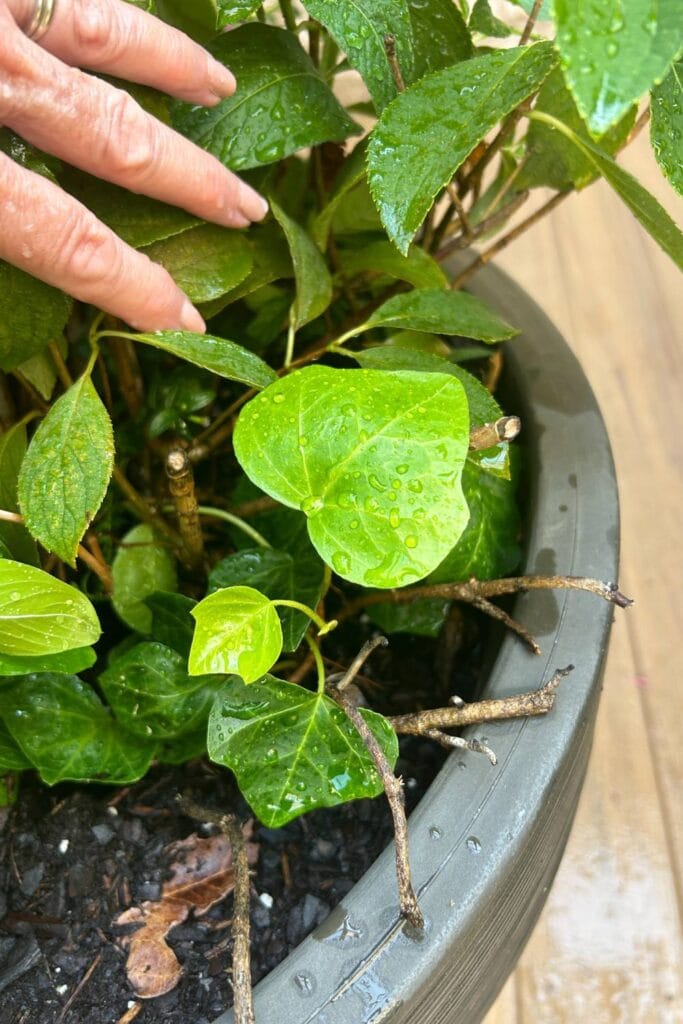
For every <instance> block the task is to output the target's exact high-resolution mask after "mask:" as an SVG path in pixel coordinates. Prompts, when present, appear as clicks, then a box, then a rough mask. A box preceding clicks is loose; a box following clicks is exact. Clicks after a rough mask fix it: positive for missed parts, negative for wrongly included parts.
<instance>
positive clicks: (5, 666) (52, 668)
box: [0, 647, 97, 677]
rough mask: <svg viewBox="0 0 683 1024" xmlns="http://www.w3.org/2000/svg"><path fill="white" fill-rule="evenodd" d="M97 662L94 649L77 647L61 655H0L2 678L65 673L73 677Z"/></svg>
mask: <svg viewBox="0 0 683 1024" xmlns="http://www.w3.org/2000/svg"><path fill="white" fill-rule="evenodd" d="M96 661H97V655H96V654H95V651H94V650H93V649H92V647H77V648H75V649H74V650H72V651H62V652H61V654H42V655H34V656H32V657H31V656H26V655H24V656H23V657H13V656H12V655H11V654H0V677H2V676H28V675H31V673H33V672H65V673H66V674H67V675H71V674H73V673H75V672H84V671H85V669H87V668H92V666H93V665H94V664H95V662H96Z"/></svg>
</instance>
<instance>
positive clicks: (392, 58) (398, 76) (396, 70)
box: [384, 35, 406, 92]
mask: <svg viewBox="0 0 683 1024" xmlns="http://www.w3.org/2000/svg"><path fill="white" fill-rule="evenodd" d="M384 52H385V53H386V55H387V60H388V61H389V67H390V68H391V73H392V75H393V76H394V82H395V83H396V88H397V90H398V91H399V92H404V91H405V87H406V83H405V81H404V79H403V72H402V71H401V65H400V64H399V62H398V56H397V55H396V37H395V36H392V35H386V36H385V37H384Z"/></svg>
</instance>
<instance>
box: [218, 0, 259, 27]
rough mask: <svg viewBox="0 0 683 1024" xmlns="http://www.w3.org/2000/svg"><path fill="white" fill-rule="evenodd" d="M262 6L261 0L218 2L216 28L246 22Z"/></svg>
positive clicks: (220, 0)
mask: <svg viewBox="0 0 683 1024" xmlns="http://www.w3.org/2000/svg"><path fill="white" fill-rule="evenodd" d="M260 6H261V0H218V24H217V25H216V28H225V26H226V25H236V24H237V22H239V21H245V20H246V19H247V18H249V17H250V16H251V15H252V14H254V13H255V12H256V11H257V10H258V9H259V7H260Z"/></svg>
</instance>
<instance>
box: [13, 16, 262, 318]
mask: <svg viewBox="0 0 683 1024" xmlns="http://www.w3.org/2000/svg"><path fill="white" fill-rule="evenodd" d="M34 11H35V2H34V0H0V125H2V124H4V125H6V126H7V127H9V128H11V129H12V130H13V131H15V132H16V133H17V134H18V135H20V136H21V137H22V138H23V139H25V140H26V141H27V142H30V143H31V144H32V145H35V146H37V147H38V148H39V149H42V150H44V151H45V152H47V153H51V154H53V155H54V156H56V157H59V158H60V159H63V160H65V161H67V162H68V163H71V164H74V165H75V166H76V167H80V168H81V169H82V170H84V171H88V172H89V173H90V174H94V175H97V176H98V177H100V178H104V179H106V180H107V181H111V182H114V183H115V184H117V185H121V186H123V187H124V188H127V189H130V190H131V191H133V192H141V193H144V194H145V195H148V196H151V197H153V198H155V199H160V200H163V201H164V202H167V203H172V204H173V205H175V206H180V207H183V208H184V209H185V210H187V211H188V212H190V213H192V214H194V215H196V216H197V217H201V218H202V219H204V220H208V221H214V222H215V223H217V224H222V225H225V226H227V227H233V228H244V227H247V226H248V225H249V223H251V222H252V221H258V220H261V219H262V218H263V217H264V216H265V214H266V211H267V208H268V207H267V204H266V202H265V200H264V199H262V198H261V197H260V196H259V195H258V194H257V193H256V192H254V190H253V189H251V188H250V187H249V186H248V185H247V184H246V183H245V182H242V181H240V179H239V178H238V177H236V176H235V175H234V174H232V173H231V172H230V171H228V170H227V169H226V168H225V167H223V165H222V164H221V163H220V162H219V161H218V160H216V159H215V157H213V156H211V155H210V154H208V153H205V152H204V151H203V150H202V149H200V148H199V147H197V146H195V145H194V144H193V143H191V142H189V141H188V140H187V139H184V138H183V137H182V136H181V135H178V134H177V133H176V132H174V131H173V130H172V129H170V128H168V127H167V126H166V125H164V124H162V123H161V122H160V121H158V120H156V119H155V118H153V117H152V116H151V115H149V114H147V113H145V111H143V110H142V108H141V107H140V106H139V105H138V104H137V103H136V102H135V101H134V100H133V99H132V98H131V97H130V96H129V95H128V93H126V92H124V91H122V90H120V89H116V88H115V87H113V86H111V85H109V84H107V83H106V82H104V81H102V80H101V79H99V78H96V77H94V76H93V75H88V74H86V73H84V72H83V71H81V70H79V66H83V67H87V68H90V69H91V70H93V71H98V72H106V73H108V74H112V75H116V76H118V77H119V78H125V79H128V80H130V81H133V82H139V83H142V84H144V85H150V86H154V87H155V88H157V89H160V90H163V91H164V92H167V93H169V94H170V95H172V96H176V97H178V98H179V99H183V100H186V101H188V102H190V103H195V104H201V105H204V106H215V105H216V104H217V103H218V102H219V101H220V100H221V99H222V98H223V97H226V96H230V95H231V94H232V93H233V92H234V90H235V84H236V83H235V79H234V77H233V76H232V74H231V73H230V72H229V71H228V70H227V69H226V68H225V67H223V65H222V64H219V63H218V62H217V61H215V60H214V59H213V58H212V57H211V56H210V55H209V54H208V53H207V52H206V50H204V49H203V48H202V47H201V46H199V45H197V44H196V43H194V42H192V40H190V39H189V38H188V37H187V36H185V35H184V34H183V33H182V32H178V31H177V30H176V29H173V28H170V27H169V26H167V25H165V24H164V23H163V22H161V21H159V20H158V19H157V18H155V17H153V16H152V15H149V14H146V13H144V12H143V11H141V10H139V9H137V8H136V7H134V6H132V5H131V4H128V3H125V2H123V0H56V10H55V12H54V17H53V19H52V22H51V24H50V26H49V28H48V30H47V32H46V33H45V34H44V35H43V36H41V38H40V41H39V43H38V42H33V41H32V40H30V39H28V38H27V36H26V35H25V34H24V32H23V31H22V29H25V28H27V27H28V25H29V23H30V21H31V18H32V16H33V14H34ZM0 203H1V205H0V258H3V259H5V260H7V261H8V262H9V263H12V264H14V265H15V266H17V267H20V268H21V269H22V270H26V271H28V272H29V273H30V274H33V275H34V276H35V277H38V278H40V279H41V280H43V281H46V282H48V283H49V284H52V285H55V286H56V287H58V288H61V289H62V290H63V291H65V292H68V293H69V294H70V295H73V296H74V297H75V298H77V299H81V300H82V301H84V302H90V303H92V304H93V305H96V306H98V307H100V308H101V309H103V310H106V311H107V312H108V313H112V314H114V315H115V316H118V317H120V318H121V319H122V320H125V321H126V322H127V323H129V324H131V325H132V326H133V327H135V328H136V329H138V330H141V331H154V330H164V329H178V328H183V329H185V330H192V331H203V330H204V329H205V325H204V322H203V320H202V318H201V316H200V315H199V313H198V312H197V310H196V309H195V308H194V307H193V306H192V304H191V303H190V301H189V299H188V298H187V297H186V296H185V294H184V293H183V292H182V291H181V290H180V289H179V288H178V286H177V285H176V284H175V282H174V281H173V279H172V278H171V276H170V275H169V274H168V273H167V271H166V270H164V269H163V268H162V267H160V266H158V264H155V263H152V262H151V260H149V259H148V257H147V256H145V255H144V254H143V253H140V252H136V251H135V250H134V249H132V248H131V247H130V246H128V245H126V244H125V243H124V242H123V241H122V240H121V239H120V238H118V237H117V236H116V235H115V234H114V233H113V232H112V231H111V230H110V229H109V228H107V227H106V226H105V225H104V224H102V223H101V222H100V221H98V220H97V218H96V217H95V216H94V214H93V213H91V212H90V211H89V210H88V209H87V208H86V207H85V206H83V205H82V204H81V203H79V202H78V201H77V200H76V199H74V198H73V197H72V196H70V195H68V194H67V193H66V192H64V191H62V190H61V189H60V188H59V187H58V186H57V185H55V184H54V183H53V182H51V181H49V180H48V179H47V178H44V177H42V176H41V175H39V174H36V173H33V172H31V171H29V170H26V169H25V168H23V167H21V166H19V165H18V164H17V163H15V162H14V161H13V160H11V159H10V158H9V157H7V156H5V155H4V154H2V153H0Z"/></svg>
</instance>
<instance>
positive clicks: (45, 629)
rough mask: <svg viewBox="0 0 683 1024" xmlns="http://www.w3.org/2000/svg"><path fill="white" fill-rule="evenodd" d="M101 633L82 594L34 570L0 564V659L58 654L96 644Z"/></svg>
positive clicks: (90, 606) (4, 562)
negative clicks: (4, 655) (5, 656)
mask: <svg viewBox="0 0 683 1024" xmlns="http://www.w3.org/2000/svg"><path fill="white" fill-rule="evenodd" d="M101 632H102V631H101V629H100V623H99V621H98V618H97V615H96V613H95V609H94V608H93V606H92V605H91V603H90V601H89V600H88V598H87V597H86V596H85V594H82V593H81V592H80V590H76V588H75V587H70V586H69V585H68V584H66V583H62V581H61V580H57V579H55V578H54V576H50V575H48V573H46V572H43V571H42V569H36V568H34V567H33V566H32V565H22V564H21V563H20V562H12V561H10V560H9V559H7V558H2V559H0V654H10V655H12V656H18V657H28V656H39V657H42V656H43V655H45V654H59V653H60V652H61V651H70V650H73V649H74V648H77V647H87V646H89V645H90V644H94V643H95V641H96V640H97V639H98V637H99V635H100V633H101Z"/></svg>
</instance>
